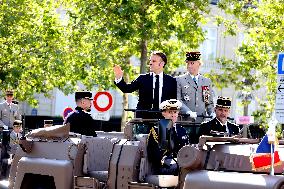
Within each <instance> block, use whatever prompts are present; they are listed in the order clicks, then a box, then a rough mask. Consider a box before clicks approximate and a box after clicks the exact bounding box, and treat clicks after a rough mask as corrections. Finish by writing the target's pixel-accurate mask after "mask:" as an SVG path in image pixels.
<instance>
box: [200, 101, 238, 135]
mask: <svg viewBox="0 0 284 189" xmlns="http://www.w3.org/2000/svg"><path fill="white" fill-rule="evenodd" d="M230 108H231V99H230V98H227V97H221V96H219V97H218V99H217V104H216V107H215V113H216V117H215V118H214V119H212V120H210V121H208V122H203V123H202V124H201V125H200V129H199V136H201V135H209V136H210V135H211V136H212V135H213V136H214V135H216V134H214V132H216V131H217V132H223V133H224V134H225V135H229V136H232V135H237V134H238V133H239V131H240V130H239V126H238V125H236V124H234V123H231V122H229V121H228V116H229V114H230Z"/></svg>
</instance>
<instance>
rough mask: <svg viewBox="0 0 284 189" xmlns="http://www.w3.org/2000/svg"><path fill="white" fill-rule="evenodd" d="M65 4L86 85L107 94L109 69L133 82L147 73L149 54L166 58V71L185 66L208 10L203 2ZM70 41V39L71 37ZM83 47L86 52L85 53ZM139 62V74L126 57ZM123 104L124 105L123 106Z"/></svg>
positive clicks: (115, 0) (123, 0)
mask: <svg viewBox="0 0 284 189" xmlns="http://www.w3.org/2000/svg"><path fill="white" fill-rule="evenodd" d="M68 3H69V6H68V5H67V4H66V5H65V7H67V6H68V7H67V10H68V13H69V17H70V20H71V22H70V24H73V25H72V28H73V32H75V33H76V34H75V36H76V37H75V38H74V35H73V36H72V39H73V43H74V45H75V46H76V48H77V49H81V50H80V55H82V54H84V55H85V57H79V59H78V57H74V58H77V60H79V61H82V62H84V63H85V64H87V65H90V67H91V69H90V70H88V74H87V75H88V76H87V77H86V78H85V84H88V85H89V86H93V85H94V84H98V83H99V84H100V87H101V88H103V89H107V88H108V87H110V86H111V85H110V84H112V83H113V80H114V75H113V70H112V66H113V65H114V64H120V65H121V66H122V68H123V69H124V71H125V73H128V74H129V79H130V80H132V79H133V78H134V77H136V76H137V73H145V72H146V71H147V69H146V66H147V59H148V56H149V50H162V51H163V52H165V53H166V54H167V56H168V58H169V64H168V65H167V70H168V71H169V70H173V68H174V67H177V66H178V65H180V64H182V63H183V62H184V54H185V51H188V50H190V49H195V48H197V47H198V46H199V44H200V43H201V42H202V41H203V40H204V32H203V31H202V27H201V25H202V24H203V23H205V15H206V14H207V13H208V11H209V6H208V5H209V3H208V2H207V1H203V0H193V1H192V0H191V1H180V0H165V1H150V0H132V1H127V0H113V1H102V0H86V1H80V0H72V1H71V2H68ZM70 40H71V38H70ZM85 46H88V47H90V48H89V49H86V48H85ZM132 55H135V56H137V57H139V58H140V60H141V65H140V68H139V69H135V68H133V67H131V66H130V64H129V58H130V56H132ZM126 104H127V102H125V104H124V106H125V105H126Z"/></svg>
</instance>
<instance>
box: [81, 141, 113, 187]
mask: <svg viewBox="0 0 284 189" xmlns="http://www.w3.org/2000/svg"><path fill="white" fill-rule="evenodd" d="M85 140H86V141H85V142H86V147H87V150H86V154H85V158H84V173H85V174H88V175H89V176H90V177H94V178H96V179H98V180H99V181H103V182H106V181H107V178H108V167H109V158H110V154H111V152H112V148H113V145H114V143H113V142H112V141H111V140H110V139H108V138H103V137H93V138H86V139H85Z"/></svg>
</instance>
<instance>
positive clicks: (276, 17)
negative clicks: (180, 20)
mask: <svg viewBox="0 0 284 189" xmlns="http://www.w3.org/2000/svg"><path fill="white" fill-rule="evenodd" d="M218 6H219V7H220V8H221V9H223V10H225V12H226V13H227V14H229V15H233V16H234V18H235V19H231V18H230V20H226V19H224V18H221V17H217V19H216V20H217V22H218V24H219V25H221V24H223V25H225V26H227V34H236V33H237V32H242V33H244V35H245V40H244V42H243V43H242V45H241V46H240V47H239V48H238V49H237V51H236V53H237V55H238V56H239V59H238V60H237V61H233V60H228V59H224V58H222V59H220V60H219V62H220V63H221V64H222V65H223V67H224V70H225V71H224V73H223V74H222V75H218V74H217V75H215V76H213V79H214V81H215V83H218V84H220V83H222V84H223V85H222V86H219V87H224V86H226V85H227V84H228V83H233V84H234V85H235V87H236V89H237V90H244V91H246V92H252V91H255V90H258V89H260V88H265V89H266V98H265V99H261V101H260V103H261V106H262V109H261V110H259V111H258V112H255V115H256V116H258V117H259V118H260V119H259V122H266V121H267V118H268V117H271V113H272V111H273V109H274V100H275V91H276V67H277V65H276V59H277V54H278V53H279V52H283V50H284V44H283V35H284V14H283V11H284V1H283V0H265V1H259V2H258V1H239V0H221V1H220V2H219V4H218ZM236 24H237V25H239V26H240V25H241V26H242V27H235V26H236ZM244 80H245V81H247V82H246V83H244Z"/></svg>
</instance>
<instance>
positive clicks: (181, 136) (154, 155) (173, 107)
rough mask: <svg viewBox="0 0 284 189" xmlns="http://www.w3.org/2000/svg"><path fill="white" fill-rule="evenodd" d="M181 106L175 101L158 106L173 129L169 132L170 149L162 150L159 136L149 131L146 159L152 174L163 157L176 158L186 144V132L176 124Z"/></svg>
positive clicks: (152, 130)
mask: <svg viewBox="0 0 284 189" xmlns="http://www.w3.org/2000/svg"><path fill="white" fill-rule="evenodd" d="M181 106H182V104H181V102H180V101H178V100H176V99H170V100H166V101H163V102H162V103H161V104H160V110H161V111H162V115H163V117H164V118H165V119H170V120H172V122H173V127H172V128H171V129H170V130H169V134H170V143H171V147H172V149H162V148H161V146H160V144H159V142H158V141H159V136H158V135H157V133H156V131H155V129H154V128H152V129H151V130H150V133H149V136H148V145H147V151H148V158H149V161H150V162H151V163H152V166H153V168H154V172H155V171H156V172H157V171H158V170H159V169H160V168H161V166H162V162H161V161H162V159H163V157H164V159H165V156H167V157H169V156H171V157H176V156H177V153H178V151H179V150H180V148H181V147H183V146H184V145H186V144H188V137H187V133H186V130H185V129H184V128H183V127H182V126H180V125H177V124H176V121H177V118H178V114H179V110H180V107H181Z"/></svg>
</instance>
